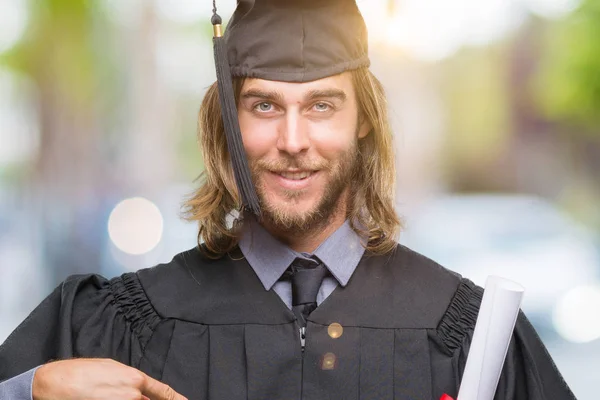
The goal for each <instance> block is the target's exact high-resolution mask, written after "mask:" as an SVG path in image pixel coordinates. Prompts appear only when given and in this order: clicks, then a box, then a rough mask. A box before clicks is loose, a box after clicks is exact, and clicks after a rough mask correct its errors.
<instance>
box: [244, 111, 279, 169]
mask: <svg viewBox="0 0 600 400" xmlns="http://www.w3.org/2000/svg"><path fill="white" fill-rule="evenodd" d="M239 122H240V130H241V132H242V140H243V142H244V148H245V149H246V153H247V154H248V157H250V158H258V157H261V156H263V155H265V154H266V153H268V152H269V151H271V150H272V149H273V148H274V147H275V143H276V140H277V127H276V126H275V125H274V124H273V123H271V122H270V121H266V120H260V119H257V118H252V117H251V116H248V115H247V113H240V115H239Z"/></svg>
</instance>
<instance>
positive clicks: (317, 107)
mask: <svg viewBox="0 0 600 400" xmlns="http://www.w3.org/2000/svg"><path fill="white" fill-rule="evenodd" d="M313 108H314V109H315V110H316V111H319V112H325V111H329V110H330V109H331V106H330V105H329V104H327V103H315V104H314V105H313Z"/></svg>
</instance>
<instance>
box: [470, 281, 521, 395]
mask: <svg viewBox="0 0 600 400" xmlns="http://www.w3.org/2000/svg"><path fill="white" fill-rule="evenodd" d="M524 291H525V289H524V288H523V286H521V285H519V284H518V283H516V282H513V281H510V280H508V279H504V278H500V277H497V276H490V277H488V279H487V282H486V284H485V291H484V293H483V300H482V301H481V307H480V308H479V314H478V315H477V324H476V325H475V332H474V333H473V341H472V343H471V348H470V350H469V355H468V357H467V365H466V366H465V371H464V374H463V379H462V382H461V385H460V390H459V392H458V400H492V399H493V398H494V394H495V393H496V387H497V386H498V380H499V379H500V373H501V372H502V366H503V365H504V360H505V359H506V352H507V351H508V345H509V343H510V339H511V337H512V333H513V329H514V327H515V322H516V321H517V316H518V315H519V308H520V306H521V299H522V298H523V292H524Z"/></svg>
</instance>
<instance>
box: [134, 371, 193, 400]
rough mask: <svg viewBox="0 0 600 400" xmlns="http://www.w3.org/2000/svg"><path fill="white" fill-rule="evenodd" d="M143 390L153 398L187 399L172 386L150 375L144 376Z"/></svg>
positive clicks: (160, 399) (168, 399)
mask: <svg viewBox="0 0 600 400" xmlns="http://www.w3.org/2000/svg"><path fill="white" fill-rule="evenodd" d="M141 390H142V394H143V395H144V396H148V397H149V398H150V399H151V400H187V399H186V398H185V397H183V396H182V395H180V394H179V393H177V392H176V391H175V390H173V388H171V387H170V386H168V385H165V384H164V383H162V382H159V381H157V380H156V379H153V378H151V377H149V376H148V375H146V376H145V378H144V382H143V384H142V388H141Z"/></svg>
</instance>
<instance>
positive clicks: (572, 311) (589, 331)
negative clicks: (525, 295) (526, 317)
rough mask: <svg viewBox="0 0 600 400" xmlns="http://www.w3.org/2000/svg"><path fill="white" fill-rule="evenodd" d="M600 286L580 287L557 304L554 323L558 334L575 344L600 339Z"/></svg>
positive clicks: (568, 293)
mask: <svg viewBox="0 0 600 400" xmlns="http://www.w3.org/2000/svg"><path fill="white" fill-rule="evenodd" d="M599 310H600V285H588V286H580V287H577V288H575V289H572V290H570V291H569V292H567V293H566V294H565V295H564V296H563V297H562V298H561V299H560V300H559V301H558V302H557V304H556V307H555V308H554V313H553V322H554V326H555V327H556V330H557V332H558V333H559V334H560V335H561V336H562V337H563V338H565V339H567V340H569V341H571V342H575V343H586V342H591V341H593V340H596V339H599V338H600V311H599Z"/></svg>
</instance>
